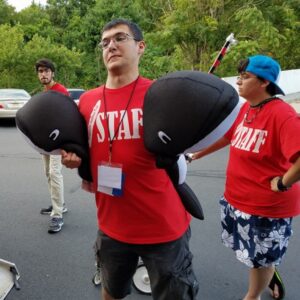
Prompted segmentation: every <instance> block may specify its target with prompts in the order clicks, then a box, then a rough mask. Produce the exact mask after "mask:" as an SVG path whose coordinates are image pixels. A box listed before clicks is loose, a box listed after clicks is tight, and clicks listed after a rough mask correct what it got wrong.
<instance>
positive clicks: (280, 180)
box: [277, 177, 290, 192]
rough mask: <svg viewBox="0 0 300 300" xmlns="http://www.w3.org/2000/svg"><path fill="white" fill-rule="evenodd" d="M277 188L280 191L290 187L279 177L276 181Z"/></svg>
mask: <svg viewBox="0 0 300 300" xmlns="http://www.w3.org/2000/svg"><path fill="white" fill-rule="evenodd" d="M277 188H278V190H279V191H280V192H286V191H287V190H288V189H289V188H290V186H285V185H284V184H283V183H282V177H279V179H278V181H277Z"/></svg>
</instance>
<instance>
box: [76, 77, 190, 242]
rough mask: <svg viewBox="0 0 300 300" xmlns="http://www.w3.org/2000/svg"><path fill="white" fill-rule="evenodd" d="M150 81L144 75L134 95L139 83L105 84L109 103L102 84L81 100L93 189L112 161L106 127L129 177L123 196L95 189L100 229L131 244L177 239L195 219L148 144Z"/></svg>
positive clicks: (116, 157)
mask: <svg viewBox="0 0 300 300" xmlns="http://www.w3.org/2000/svg"><path fill="white" fill-rule="evenodd" d="M151 83H152V81H150V80H148V79H145V78H142V77H140V78H139V79H138V82H137V85H136V87H135V90H134V93H133V94H132V91H133V89H134V85H135V82H133V83H131V84H129V85H127V86H124V87H122V88H119V89H109V88H106V89H105V101H103V86H101V87H99V88H96V89H93V90H91V91H88V92H86V93H85V94H83V95H82V96H81V98H80V102H79V110H80V112H81V113H82V115H83V116H84V118H85V120H86V123H87V126H88V133H89V144H90V155H91V168H92V175H93V179H94V188H95V189H97V181H98V171H97V170H98V166H99V164H100V163H101V162H103V161H104V162H108V160H109V136H108V126H109V128H110V137H111V138H113V136H114V135H115V137H114V140H113V144H112V157H111V162H112V163H113V164H121V165H122V171H123V173H124V178H125V180H124V190H123V195H122V196H119V197H116V196H110V195H107V194H104V193H102V192H96V195H95V196H96V205H97V209H98V213H97V215H98V225H99V228H101V230H102V231H103V232H104V233H105V234H107V235H108V236H110V237H112V238H114V239H116V240H119V241H122V242H127V243H133V244H153V243H162V242H168V241H172V240H175V239H178V238H179V237H181V236H182V235H183V233H184V232H185V231H186V229H187V228H188V226H189V223H190V220H191V216H190V215H189V213H187V212H186V210H185V208H184V207H183V204H182V202H181V200H180V198H179V196H178V194H177V192H176V190H175V188H174V186H173V184H172V182H171V180H170V178H169V176H168V175H167V173H166V172H165V170H162V169H158V168H157V167H156V164H155V157H154V155H153V154H151V153H150V152H148V151H147V150H146V149H145V146H144V142H143V103H144V96H145V93H146V91H147V89H148V88H149V86H150V85H151ZM131 94H132V98H131V101H130V103H129V105H128V108H127V112H126V114H125V116H124V118H123V120H122V122H121V123H120V120H121V119H122V116H123V114H124V111H125V110H126V106H127V104H128V101H129V99H130V96H131ZM106 117H107V118H106ZM119 124H120V126H119ZM118 126H119V128H118ZM117 128H118V130H117Z"/></svg>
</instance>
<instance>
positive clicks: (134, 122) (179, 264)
mask: <svg viewBox="0 0 300 300" xmlns="http://www.w3.org/2000/svg"><path fill="white" fill-rule="evenodd" d="M100 47H101V49H102V55H103V61H104V64H105V66H106V69H107V73H108V74H107V80H106V83H105V84H104V85H102V86H100V87H98V88H95V89H93V90H90V91H88V92H86V93H85V94H83V95H82V96H81V97H80V101H79V110H80V112H81V114H82V115H83V117H84V119H85V121H86V123H87V127H88V136H89V146H90V157H91V170H92V176H93V183H92V189H93V190H94V192H95V198H96V205H97V216H98V226H99V234H98V239H97V243H96V245H97V255H98V259H99V261H100V265H101V270H102V296H103V299H104V300H113V299H121V298H124V297H126V295H128V294H129V293H130V288H131V282H132V277H133V275H134V273H135V270H136V266H137V263H138V259H139V257H141V258H142V260H143V262H144V264H145V266H146V268H147V270H148V274H149V278H150V282H151V289H152V296H153V299H156V300H174V299H182V300H183V299H186V300H193V299H196V295H197V292H198V282H197V279H196V277H195V274H194V272H193V269H192V254H191V252H190V250H189V239H190V235H191V233H190V227H189V226H190V221H191V216H190V215H189V213H188V212H187V211H186V210H185V208H184V206H183V204H182V202H181V199H180V198H179V196H178V194H177V192H176V190H175V188H174V186H173V184H172V182H171V180H170V178H169V176H168V175H167V173H166V171H165V170H163V169H158V168H157V167H156V164H155V161H156V159H155V156H154V155H153V154H152V153H150V152H148V151H147V150H146V148H145V146H144V141H143V109H142V108H143V103H144V96H145V93H146V92H147V90H148V88H149V87H150V85H151V83H152V81H151V80H149V79H146V78H144V77H142V76H140V75H139V67H138V65H139V61H140V58H141V56H142V55H143V53H144V51H145V42H144V41H143V35H142V32H141V30H140V28H139V27H138V26H137V25H136V24H135V23H132V22H130V21H127V20H113V21H111V22H109V23H108V24H106V26H105V27H104V29H103V31H102V37H101V42H100ZM62 161H63V164H65V165H66V166H67V167H70V168H77V167H78V166H79V165H80V163H81V159H80V158H79V157H78V156H76V155H75V154H74V153H66V152H65V151H62Z"/></svg>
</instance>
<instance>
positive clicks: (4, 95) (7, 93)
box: [0, 90, 30, 99]
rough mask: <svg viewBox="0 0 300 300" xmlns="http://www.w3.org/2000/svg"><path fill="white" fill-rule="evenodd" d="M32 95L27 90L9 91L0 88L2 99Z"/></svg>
mask: <svg viewBox="0 0 300 300" xmlns="http://www.w3.org/2000/svg"><path fill="white" fill-rule="evenodd" d="M28 97H30V95H29V94H28V93H27V92H26V91H22V90H20V91H7V90H0V99H5V98H28Z"/></svg>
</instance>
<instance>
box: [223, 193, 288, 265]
mask: <svg viewBox="0 0 300 300" xmlns="http://www.w3.org/2000/svg"><path fill="white" fill-rule="evenodd" d="M220 205H221V224H222V242H223V244H224V245H225V246H226V247H229V248H231V249H232V250H233V251H235V254H236V257H237V259H238V260H239V261H241V262H243V263H244V264H246V265H247V266H248V267H251V268H260V267H269V266H277V265H279V264H280V262H281V260H282V258H283V256H284V254H285V252H286V250H287V246H288V243H289V238H290V236H291V235H292V233H293V231H292V226H291V225H292V219H293V218H266V217H259V216H253V215H249V214H246V213H243V212H241V211H239V210H238V209H235V208H234V207H233V206H232V205H230V204H229V203H228V202H227V200H226V199H225V198H224V197H222V198H221V199H220Z"/></svg>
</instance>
